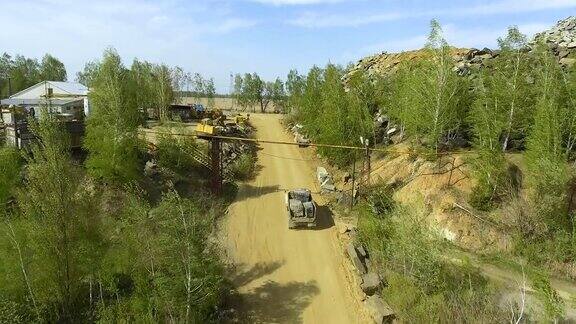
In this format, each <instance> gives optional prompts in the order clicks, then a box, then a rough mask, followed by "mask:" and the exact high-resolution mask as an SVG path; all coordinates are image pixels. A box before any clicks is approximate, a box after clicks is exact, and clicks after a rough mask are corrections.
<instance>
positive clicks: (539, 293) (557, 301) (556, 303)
mask: <svg viewBox="0 0 576 324" xmlns="http://www.w3.org/2000/svg"><path fill="white" fill-rule="evenodd" d="M529 277H530V281H531V282H532V287H533V289H534V291H535V292H536V297H538V299H539V300H540V302H541V303H542V306H543V308H544V314H543V317H544V318H542V319H541V320H543V321H553V322H556V321H558V320H559V319H561V318H562V317H563V315H564V313H565V305H564V300H563V299H562V297H560V295H558V292H556V290H554V288H552V286H551V285H550V278H549V276H548V275H547V274H545V273H541V272H532V273H530V275H529Z"/></svg>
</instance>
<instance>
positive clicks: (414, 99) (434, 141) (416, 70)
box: [390, 20, 469, 152]
mask: <svg viewBox="0 0 576 324" xmlns="http://www.w3.org/2000/svg"><path fill="white" fill-rule="evenodd" d="M431 27H432V28H431V31H430V35H429V37H428V43H427V45H426V48H425V55H426V56H427V57H426V58H424V59H421V60H419V61H418V62H416V63H412V62H407V63H403V64H402V66H401V67H400V71H399V73H398V74H397V79H396V82H395V90H394V102H395V103H396V105H395V106H393V107H391V110H390V115H391V117H392V118H394V119H396V120H399V121H400V122H401V123H402V125H403V126H404V127H405V129H406V131H407V133H408V134H409V135H414V136H419V137H420V139H421V140H423V141H424V144H425V145H427V146H428V147H431V148H432V149H434V150H435V151H436V152H437V151H438V148H439V145H440V144H441V143H440V142H441V139H442V137H443V136H446V135H449V134H454V133H457V132H458V131H459V130H460V128H461V127H462V124H463V120H464V118H465V115H466V109H467V104H468V96H469V95H468V85H467V82H466V79H462V78H459V77H458V76H457V75H456V74H455V73H454V72H453V71H452V69H453V67H454V65H455V62H454V59H453V58H452V56H451V53H450V47H449V46H448V44H447V43H446V41H445V40H444V38H443V37H442V30H441V28H440V25H439V24H438V22H437V21H435V20H433V21H432V23H431Z"/></svg>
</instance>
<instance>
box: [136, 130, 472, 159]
mask: <svg viewBox="0 0 576 324" xmlns="http://www.w3.org/2000/svg"><path fill="white" fill-rule="evenodd" d="M143 132H144V133H151V134H160V135H171V136H187V137H195V138H201V139H221V140H227V141H242V142H252V143H263V144H280V145H297V146H305V147H307V146H314V147H327V148H336V149H348V150H363V151H365V150H366V149H369V150H370V151H371V152H382V153H393V154H399V155H401V154H408V155H409V154H414V153H416V152H415V151H398V150H393V149H387V148H373V147H370V148H367V147H365V146H352V145H338V144H322V143H306V144H299V143H295V142H286V141H277V140H266V139H259V138H245V137H236V136H222V135H209V134H192V133H169V132H159V131H154V130H144V131H143ZM454 154H475V152H470V151H460V152H438V153H437V155H454Z"/></svg>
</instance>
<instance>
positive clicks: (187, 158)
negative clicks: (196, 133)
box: [157, 135, 198, 173]
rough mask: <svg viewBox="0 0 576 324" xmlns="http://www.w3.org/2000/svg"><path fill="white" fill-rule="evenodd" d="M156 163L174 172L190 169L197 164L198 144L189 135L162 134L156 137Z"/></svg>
mask: <svg viewBox="0 0 576 324" xmlns="http://www.w3.org/2000/svg"><path fill="white" fill-rule="evenodd" d="M157 147H158V155H157V159H158V165H159V166H160V167H163V168H167V169H170V170H172V171H174V172H176V173H182V172H187V171H190V170H192V169H193V168H194V167H196V166H197V165H198V163H197V162H196V160H195V159H194V158H195V157H197V155H198V144H197V143H196V141H195V140H194V138H192V137H189V136H170V135H163V136H161V137H160V138H159V139H158V144H157Z"/></svg>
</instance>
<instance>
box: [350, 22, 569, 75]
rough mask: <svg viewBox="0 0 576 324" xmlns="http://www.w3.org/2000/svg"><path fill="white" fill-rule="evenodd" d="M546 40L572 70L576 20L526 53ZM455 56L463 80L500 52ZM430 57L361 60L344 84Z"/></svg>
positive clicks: (455, 51)
mask: <svg viewBox="0 0 576 324" xmlns="http://www.w3.org/2000/svg"><path fill="white" fill-rule="evenodd" d="M541 39H543V40H544V41H545V42H546V43H547V44H548V46H549V47H550V49H551V50H552V51H553V53H554V55H556V57H557V58H558V61H559V62H560V64H562V65H563V66H572V65H573V64H574V63H576V17H574V16H571V17H568V18H566V19H564V20H560V21H559V22H558V23H557V24H556V25H555V26H553V27H552V28H550V29H549V30H546V31H543V32H541V33H539V34H536V36H535V37H534V39H533V40H532V41H531V42H530V43H529V47H528V48H527V49H526V51H532V50H533V49H534V47H535V45H536V43H537V42H538V41H539V40H541ZM450 50H451V55H452V57H453V58H454V60H455V61H456V65H455V67H454V71H455V72H457V73H458V74H459V75H461V76H466V75H470V74H471V71H472V70H474V68H480V67H484V66H486V65H488V64H487V63H488V61H489V60H491V59H493V58H495V57H497V56H498V55H499V54H500V52H499V51H498V50H491V49H489V48H484V49H475V48H472V49H466V48H451V49H450ZM427 56H428V54H427V52H426V51H425V50H423V49H420V50H414V51H406V52H401V53H386V52H382V53H380V54H376V55H372V56H368V57H365V58H363V59H361V60H359V61H358V62H357V63H356V64H355V65H354V66H353V67H352V68H351V69H350V70H349V71H348V73H347V74H345V75H344V76H343V78H342V81H343V83H344V84H347V83H348V82H349V81H350V79H351V78H352V77H353V76H354V75H355V74H357V73H358V72H364V73H366V74H367V76H368V77H372V76H377V75H379V76H387V75H391V74H393V73H394V72H396V71H397V70H398V67H399V64H400V63H401V62H409V61H414V60H419V59H424V58H426V57H427Z"/></svg>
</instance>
